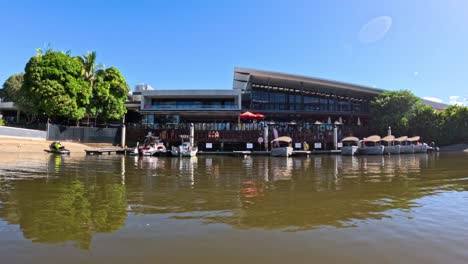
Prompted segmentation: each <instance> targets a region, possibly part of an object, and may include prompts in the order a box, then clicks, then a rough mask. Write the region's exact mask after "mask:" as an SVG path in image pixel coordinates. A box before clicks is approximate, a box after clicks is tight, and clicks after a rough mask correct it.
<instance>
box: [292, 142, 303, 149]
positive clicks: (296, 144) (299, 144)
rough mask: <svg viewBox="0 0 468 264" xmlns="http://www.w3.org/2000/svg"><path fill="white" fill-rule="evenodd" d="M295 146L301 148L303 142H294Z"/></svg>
mask: <svg viewBox="0 0 468 264" xmlns="http://www.w3.org/2000/svg"><path fill="white" fill-rule="evenodd" d="M294 147H295V148H297V149H300V148H302V144H301V143H294Z"/></svg>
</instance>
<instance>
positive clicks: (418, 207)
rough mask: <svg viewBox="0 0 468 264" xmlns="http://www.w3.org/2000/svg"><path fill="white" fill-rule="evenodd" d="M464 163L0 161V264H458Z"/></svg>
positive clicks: (463, 226) (423, 158) (462, 157)
mask: <svg viewBox="0 0 468 264" xmlns="http://www.w3.org/2000/svg"><path fill="white" fill-rule="evenodd" d="M467 190H468V155H466V154H444V153H441V154H427V155H426V154H419V155H402V156H392V157H340V156H312V157H310V158H305V157H304V158H289V159H285V158H269V157H254V158H246V159H243V158H233V157H198V158H185V159H179V158H134V157H123V156H107V155H103V156H88V157H86V156H80V157H76V156H71V157H60V156H49V155H33V156H24V155H17V154H13V155H12V154H1V153H0V263H113V264H115V263H156V262H157V263H241V262H244V263H246V262H249V263H467V262H468V251H467V248H468V191H467Z"/></svg>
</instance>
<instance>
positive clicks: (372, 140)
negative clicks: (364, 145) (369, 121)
mask: <svg viewBox="0 0 468 264" xmlns="http://www.w3.org/2000/svg"><path fill="white" fill-rule="evenodd" d="M380 140H381V138H380V136H377V135H373V136H370V137H368V138H366V139H365V140H364V141H369V142H379V141H380Z"/></svg>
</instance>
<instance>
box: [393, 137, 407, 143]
mask: <svg viewBox="0 0 468 264" xmlns="http://www.w3.org/2000/svg"><path fill="white" fill-rule="evenodd" d="M407 139H408V137H407V136H402V137H399V138H395V141H398V142H402V141H405V140H407Z"/></svg>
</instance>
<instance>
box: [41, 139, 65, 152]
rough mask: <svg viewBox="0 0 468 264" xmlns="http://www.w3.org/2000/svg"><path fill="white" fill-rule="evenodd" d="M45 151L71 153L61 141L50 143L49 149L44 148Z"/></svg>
mask: <svg viewBox="0 0 468 264" xmlns="http://www.w3.org/2000/svg"><path fill="white" fill-rule="evenodd" d="M44 151H45V152H47V153H52V154H59V155H70V150H68V149H66V148H65V146H62V144H60V142H59V141H54V142H52V143H50V145H49V149H44Z"/></svg>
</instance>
